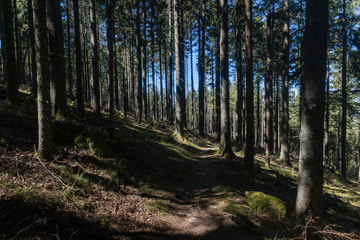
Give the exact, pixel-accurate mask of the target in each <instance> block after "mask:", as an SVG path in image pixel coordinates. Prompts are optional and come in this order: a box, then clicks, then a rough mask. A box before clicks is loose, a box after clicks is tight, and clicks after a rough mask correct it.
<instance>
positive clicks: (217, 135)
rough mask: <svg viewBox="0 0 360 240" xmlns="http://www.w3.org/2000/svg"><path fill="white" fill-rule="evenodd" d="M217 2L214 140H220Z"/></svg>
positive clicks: (218, 15) (217, 6)
mask: <svg viewBox="0 0 360 240" xmlns="http://www.w3.org/2000/svg"><path fill="white" fill-rule="evenodd" d="M219 1H220V0H216V8H217V24H216V53H215V91H216V93H215V102H216V121H215V122H216V123H215V125H216V138H217V139H218V140H220V104H221V101H220V68H221V65H220V36H219V34H220V31H219V19H220V7H219Z"/></svg>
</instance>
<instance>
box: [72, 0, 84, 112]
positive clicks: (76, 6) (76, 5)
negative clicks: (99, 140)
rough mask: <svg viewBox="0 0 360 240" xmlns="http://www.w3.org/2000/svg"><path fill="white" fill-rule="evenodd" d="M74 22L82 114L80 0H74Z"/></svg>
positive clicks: (77, 82)
mask: <svg viewBox="0 0 360 240" xmlns="http://www.w3.org/2000/svg"><path fill="white" fill-rule="evenodd" d="M73 8H74V24H75V53H76V100H77V109H78V112H79V113H80V114H83V113H84V110H85V109H84V96H83V85H82V68H83V66H82V59H81V40H80V20H79V0H73Z"/></svg>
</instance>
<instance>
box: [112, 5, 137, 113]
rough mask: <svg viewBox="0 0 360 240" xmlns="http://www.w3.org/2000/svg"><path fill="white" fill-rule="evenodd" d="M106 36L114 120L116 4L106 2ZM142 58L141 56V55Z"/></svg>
mask: <svg viewBox="0 0 360 240" xmlns="http://www.w3.org/2000/svg"><path fill="white" fill-rule="evenodd" d="M106 36H107V48H108V52H109V59H108V74H109V76H108V78H109V110H110V119H111V120H113V119H114V42H113V41H114V2H113V0H106ZM140 56H141V55H140Z"/></svg>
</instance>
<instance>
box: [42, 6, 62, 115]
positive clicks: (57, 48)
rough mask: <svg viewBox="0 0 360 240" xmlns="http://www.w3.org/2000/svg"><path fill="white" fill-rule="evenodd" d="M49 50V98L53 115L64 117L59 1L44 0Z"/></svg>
mask: <svg viewBox="0 0 360 240" xmlns="http://www.w3.org/2000/svg"><path fill="white" fill-rule="evenodd" d="M46 6H47V9H48V15H47V16H48V17H47V20H48V22H47V23H48V30H49V50H50V98H51V111H52V113H53V114H56V113H58V112H59V113H60V114H62V115H66V112H67V103H66V82H65V79H66V76H65V52H64V37H63V36H64V32H63V26H62V17H61V7H60V0H46Z"/></svg>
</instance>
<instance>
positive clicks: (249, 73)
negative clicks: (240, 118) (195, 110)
mask: <svg viewBox="0 0 360 240" xmlns="http://www.w3.org/2000/svg"><path fill="white" fill-rule="evenodd" d="M245 49H246V147H245V158H244V170H245V174H246V175H248V176H250V178H252V179H253V177H254V90H253V74H254V73H253V46H252V0H245Z"/></svg>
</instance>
